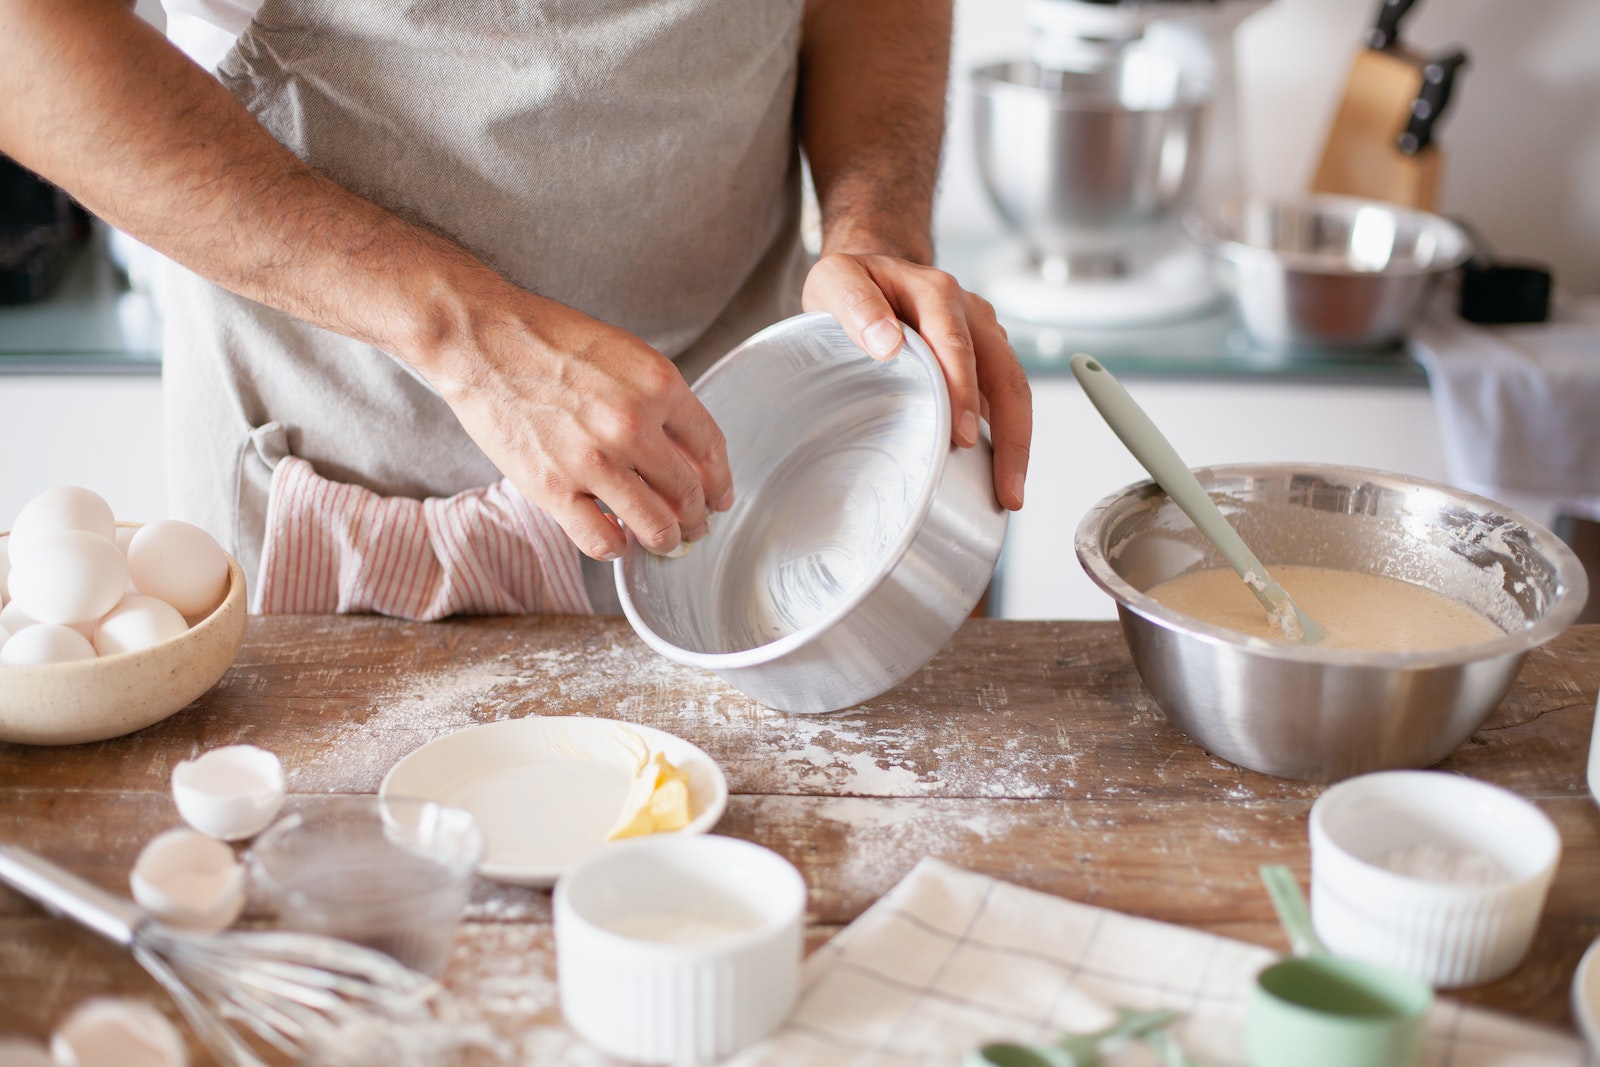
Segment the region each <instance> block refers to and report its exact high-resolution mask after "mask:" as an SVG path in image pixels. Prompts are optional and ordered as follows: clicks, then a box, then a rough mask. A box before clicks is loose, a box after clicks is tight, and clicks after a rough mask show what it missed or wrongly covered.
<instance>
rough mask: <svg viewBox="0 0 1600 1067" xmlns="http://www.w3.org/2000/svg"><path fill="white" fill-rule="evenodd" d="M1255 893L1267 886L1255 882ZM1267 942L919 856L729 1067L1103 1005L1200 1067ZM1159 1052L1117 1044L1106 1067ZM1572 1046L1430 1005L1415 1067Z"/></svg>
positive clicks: (1518, 1024)
mask: <svg viewBox="0 0 1600 1067" xmlns="http://www.w3.org/2000/svg"><path fill="white" fill-rule="evenodd" d="M1263 892H1265V891H1263ZM1274 958H1275V957H1274V955H1273V954H1272V953H1271V952H1270V951H1268V950H1267V949H1264V948H1261V947H1259V946H1256V945H1249V944H1245V943H1243V942H1240V941H1231V940H1228V939H1227V938H1222V937H1217V936H1215V935H1213V934H1207V933H1203V932H1200V931H1196V930H1190V929H1187V928H1185V927H1181V926H1172V925H1169V924H1167V923H1159V922H1154V921H1151V920H1149V919H1138V918H1134V917H1132V916H1128V915H1123V914H1121V913H1119V912H1114V911H1108V910H1106V909H1104V908H1095V907H1090V906H1088V905H1085V904H1078V903H1075V902H1073V901H1070V900H1063V899H1062V898H1060V897H1054V896H1050V895H1048V894H1046V893H1040V892H1037V891H1035V890H1031V889H1023V888H1021V887H1019V886H1015V885H1012V884H1010V883H1007V882H1002V881H999V880H997V879H994V878H989V877H986V876H983V875H978V874H973V873H971V872H969V871H964V870H962V869H960V868H959V867H953V866H951V865H950V864H947V863H944V862H941V861H939V860H933V859H925V860H923V861H921V862H920V863H918V864H917V866H916V867H915V868H914V869H913V870H912V871H911V873H910V874H908V875H907V876H906V877H905V878H904V879H903V880H902V881H901V882H900V884H899V885H897V886H895V888H894V889H893V890H891V891H890V892H889V893H888V894H887V895H886V896H884V897H883V898H882V899H881V900H879V901H878V902H877V903H876V904H874V905H873V906H872V907H870V908H868V909H867V910H866V911H865V912H864V913H863V914H862V915H861V917H860V918H859V919H857V920H856V921H855V922H853V923H851V924H850V925H849V926H848V927H847V928H845V929H844V930H843V931H841V932H840V933H839V934H838V936H836V937H834V938H833V940H831V941H829V942H828V943H827V944H826V945H824V946H822V947H821V948H819V949H818V950H817V951H816V952H815V953H813V954H812V956H811V958H810V959H809V960H807V961H806V966H805V972H804V975H803V977H802V981H801V991H800V999H799V1002H798V1004H797V1005H796V1007H795V1011H794V1013H793V1014H792V1015H791V1016H790V1018H789V1021H788V1023H787V1024H785V1026H784V1027H783V1028H782V1029H780V1030H779V1031H778V1032H777V1033H776V1034H774V1035H773V1036H772V1037H770V1038H768V1039H766V1040H765V1041H762V1042H760V1043H758V1044H756V1045H753V1046H751V1047H750V1048H748V1049H746V1050H744V1051H743V1052H742V1053H740V1054H739V1055H737V1056H735V1057H734V1058H733V1059H732V1060H731V1061H729V1067H891V1065H892V1067H912V1065H916V1067H934V1065H941V1064H942V1065H948V1067H958V1065H959V1064H960V1063H961V1059H962V1057H963V1056H964V1055H965V1054H966V1053H967V1052H968V1051H969V1050H971V1049H974V1048H976V1047H978V1046H979V1045H982V1044H984V1043H986V1042H990V1041H1021V1042H1041V1041H1046V1040H1048V1039H1049V1038H1051V1037H1052V1036H1053V1035H1056V1034H1059V1033H1061V1032H1062V1031H1064V1030H1077V1031H1083V1030H1091V1029H1095V1028H1097V1027H1099V1026H1100V1025H1102V1024H1104V1023H1106V1022H1107V1021H1109V1020H1111V1019H1112V1018H1113V1014H1114V1013H1113V1011H1112V1008H1111V1006H1112V1005H1115V1006H1116V1007H1124V1008H1136V1009H1168V1010H1173V1011H1177V1012H1181V1013H1183V1018H1182V1019H1181V1020H1180V1021H1178V1022H1176V1023H1174V1024H1173V1026H1172V1027H1171V1029H1170V1033H1171V1034H1172V1036H1173V1037H1174V1038H1176V1039H1177V1041H1178V1043H1179V1044H1180V1045H1182V1046H1183V1048H1184V1050H1185V1051H1186V1052H1188V1053H1189V1055H1190V1057H1191V1058H1192V1059H1194V1060H1195V1061H1196V1062H1197V1063H1199V1064H1203V1065H1205V1067H1224V1065H1237V1064H1242V1063H1243V1062H1244V1056H1243V1028H1244V1017H1245V1009H1244V998H1245V994H1246V992H1247V991H1248V989H1249V988H1250V983H1251V982H1252V980H1253V979H1254V977H1255V974H1256V972H1257V971H1259V970H1260V969H1261V968H1262V967H1263V966H1264V965H1266V964H1267V963H1269V962H1271V961H1272V960H1273V959H1274ZM1157 1062H1159V1061H1158V1060H1157V1059H1156V1057H1155V1055H1154V1053H1153V1052H1152V1051H1151V1050H1150V1049H1149V1048H1148V1047H1146V1046H1143V1045H1131V1046H1126V1047H1125V1048H1124V1049H1122V1050H1121V1051H1119V1052H1117V1053H1116V1054H1115V1055H1113V1056H1111V1057H1108V1058H1107V1060H1106V1063H1107V1067H1125V1065H1126V1067H1133V1065H1135V1064H1138V1065H1141V1067H1143V1065H1149V1064H1155V1063H1157ZM1583 1062H1584V1055H1583V1050H1582V1048H1581V1047H1580V1045H1579V1044H1578V1042H1577V1041H1575V1040H1573V1039H1572V1038H1571V1037H1568V1036H1566V1035H1565V1034H1562V1033H1559V1032H1557V1031H1555V1030H1551V1029H1548V1028H1545V1027H1541V1026H1537V1025H1534V1024H1530V1023H1526V1022H1522V1021H1519V1020H1516V1019H1512V1018H1509V1017H1506V1016H1502V1015H1497V1014H1495V1013H1492V1012H1486V1011H1481V1010H1477V1009H1473V1008H1467V1007H1463V1006H1461V1005H1459V1004H1455V1003H1453V1002H1450V1001H1445V1000H1440V1001H1438V1002H1437V1003H1436V1004H1435V1005H1434V1007H1433V1008H1432V1010H1431V1013H1430V1015H1429V1017H1428V1019H1427V1030H1426V1037H1425V1041H1424V1045H1423V1051H1422V1056H1421V1058H1420V1059H1419V1061H1418V1067H1535V1065H1538V1067H1580V1065H1581V1064H1583Z"/></svg>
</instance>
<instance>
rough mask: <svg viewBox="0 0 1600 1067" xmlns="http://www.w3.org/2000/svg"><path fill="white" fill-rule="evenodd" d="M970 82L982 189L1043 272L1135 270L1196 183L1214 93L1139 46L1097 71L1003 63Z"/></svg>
mask: <svg viewBox="0 0 1600 1067" xmlns="http://www.w3.org/2000/svg"><path fill="white" fill-rule="evenodd" d="M972 82H973V88H974V90H975V98H974V105H975V120H976V126H977V129H976V139H977V152H978V165H979V169H980V171H981V173H982V177H983V184H984V188H985V190H986V191H987V192H988V194H989V197H990V200H991V201H992V202H993V204H994V206H995V208H996V210H997V211H998V212H999V213H1000V216H1001V217H1002V218H1003V219H1004V220H1005V221H1006V223H1007V224H1008V225H1009V226H1010V227H1011V228H1012V229H1014V230H1015V231H1017V232H1018V233H1020V234H1022V235H1023V236H1024V237H1025V238H1026V239H1027V241H1028V243H1029V245H1030V246H1031V250H1032V252H1033V254H1034V257H1035V258H1036V260H1037V263H1038V266H1039V269H1040V271H1041V273H1042V274H1043V276H1044V277H1045V278H1047V279H1049V280H1053V281H1065V280H1067V279H1070V278H1106V277H1118V276H1121V275H1125V274H1127V273H1129V272H1130V271H1131V270H1133V269H1135V267H1136V266H1137V259H1138V257H1139V254H1140V252H1141V250H1143V249H1145V248H1147V247H1150V246H1151V245H1152V244H1153V243H1154V238H1156V236H1157V235H1159V234H1160V233H1161V232H1162V231H1163V230H1164V228H1166V227H1167V226H1168V224H1170V223H1175V222H1176V219H1177V215H1178V212H1179V211H1180V210H1181V209H1182V208H1183V206H1184V205H1185V204H1186V203H1187V201H1188V199H1189V197H1190V194H1191V192H1192V191H1193V188H1194V184H1195V177H1196V173H1197V171H1198V169H1199V162H1200V155H1201V152H1200V149H1201V140H1202V124H1203V119H1204V115H1205V111H1206V103H1207V94H1206V92H1205V91H1204V90H1203V89H1202V88H1200V87H1199V86H1197V85H1196V84H1195V83H1194V82H1193V80H1192V79H1190V78H1188V77H1186V76H1185V75H1184V73H1183V71H1182V70H1181V68H1180V66H1179V64H1178V63H1177V61H1176V60H1174V59H1173V58H1171V57H1170V56H1166V55H1163V54H1160V53H1156V52H1152V51H1141V50H1138V49H1130V50H1127V51H1125V52H1122V53H1120V54H1119V55H1116V56H1114V57H1112V58H1111V59H1109V60H1108V61H1106V62H1105V63H1104V64H1102V65H1099V66H1096V67H1095V68H1094V69H1091V70H1052V69H1049V68H1046V67H1042V66H1040V65H1039V64H1037V63H1034V62H1026V61H1016V62H1002V63H994V64H990V65H988V66H983V67H979V68H977V69H976V70H974V71H973V72H972Z"/></svg>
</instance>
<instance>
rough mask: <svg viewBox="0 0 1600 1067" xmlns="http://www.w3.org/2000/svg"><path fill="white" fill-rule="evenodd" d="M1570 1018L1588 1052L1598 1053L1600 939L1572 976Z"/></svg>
mask: <svg viewBox="0 0 1600 1067" xmlns="http://www.w3.org/2000/svg"><path fill="white" fill-rule="evenodd" d="M1572 1017H1573V1018H1574V1019H1576V1020H1578V1031H1579V1033H1581V1034H1583V1039H1584V1040H1585V1041H1587V1042H1588V1043H1589V1051H1590V1052H1591V1053H1600V939H1597V940H1596V941H1595V942H1594V943H1593V944H1592V945H1590V946H1589V950H1588V951H1587V952H1585V953H1584V954H1583V959H1582V960H1580V961H1578V970H1577V973H1576V974H1574V975H1573V976H1572Z"/></svg>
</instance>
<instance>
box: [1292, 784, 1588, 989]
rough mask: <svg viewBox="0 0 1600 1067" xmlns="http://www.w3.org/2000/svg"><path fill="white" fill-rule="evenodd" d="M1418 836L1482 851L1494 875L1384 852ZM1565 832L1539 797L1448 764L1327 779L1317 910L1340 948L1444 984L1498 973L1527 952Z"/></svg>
mask: <svg viewBox="0 0 1600 1067" xmlns="http://www.w3.org/2000/svg"><path fill="white" fill-rule="evenodd" d="M1415 847H1429V848H1431V849H1441V850H1447V851H1449V852H1451V853H1455V854H1457V855H1459V854H1462V853H1469V852H1471V853H1477V854H1479V855H1480V856H1484V857H1488V858H1489V859H1492V860H1494V861H1495V863H1497V864H1498V865H1499V866H1500V868H1501V869H1502V870H1503V871H1504V872H1505V875H1506V877H1505V878H1503V879H1501V880H1498V881H1494V882H1492V883H1488V884H1477V883H1469V882H1459V881H1445V880H1441V878H1439V877H1436V876H1435V875H1436V874H1437V873H1441V872H1429V873H1428V875H1426V876H1424V875H1419V874H1402V873H1398V872H1396V871H1394V870H1391V869H1389V868H1388V867H1386V866H1384V865H1383V862H1384V857H1385V856H1389V855H1392V854H1393V853H1394V852H1395V851H1397V850H1406V849H1411V848H1415ZM1560 857H1561V835H1560V834H1559V833H1558V832H1557V831H1556V828H1555V824H1554V823H1552V822H1551V821H1550V819H1549V818H1548V817H1547V816H1546V815H1545V814H1544V813H1543V812H1541V811H1540V810H1539V809H1538V808H1537V807H1535V806H1534V805H1533V804H1531V803H1529V802H1528V801H1527V800H1524V799H1523V798H1521V797H1519V796H1517V795H1516V794H1515V793H1512V792H1510V791H1509V790H1506V789H1502V788H1501V787H1499V786H1496V785H1490V784H1489V783H1487V782H1482V781H1478V780H1477V779H1473V778H1466V777H1463V776H1461V775H1457V774H1448V773H1445V772H1442V771H1383V772H1380V773H1377V774H1366V775H1361V776H1359V777H1356V778H1350V779H1348V780H1346V781H1344V782H1341V783H1339V784H1338V785H1335V786H1333V787H1332V788H1330V789H1328V790H1327V791H1326V792H1325V793H1323V794H1322V796H1321V797H1319V798H1318V799H1317V802H1316V803H1315V804H1313V805H1312V808H1311V918H1312V922H1313V924H1314V925H1315V927H1316V931H1317V936H1318V937H1319V938H1320V939H1321V940H1322V942H1323V944H1324V945H1326V946H1327V948H1328V950H1329V951H1330V952H1333V953H1335V954H1336V955H1341V956H1351V957H1354V958H1357V959H1363V960H1368V961H1370V962H1372V963H1377V964H1382V965H1384V966H1386V967H1392V968H1394V969H1395V970H1398V971H1403V972H1405V973H1407V974H1411V975H1414V976H1415V977H1417V978H1421V979H1423V980H1424V981H1426V982H1429V983H1431V984H1432V985H1433V986H1435V987H1436V988H1440V989H1453V988H1459V987H1462V986H1471V985H1479V984H1481V983H1484V982H1492V981H1494V980H1495V979H1497V978H1500V977H1502V976H1504V975H1505V974H1507V973H1509V972H1510V971H1511V970H1513V969H1514V968H1515V967H1516V966H1517V965H1518V964H1519V963H1521V962H1522V959H1523V957H1524V956H1526V955H1527V952H1528V947H1529V945H1531V944H1532V942H1533V935H1534V930H1535V928H1536V927H1537V926H1538V925H1539V916H1540V913H1541V912H1542V911H1543V909H1544V901H1545V896H1546V894H1547V893H1548V891H1549V888H1550V881H1551V879H1552V878H1553V877H1554V876H1555V869H1556V863H1557V861H1558V860H1559V859H1560Z"/></svg>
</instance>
